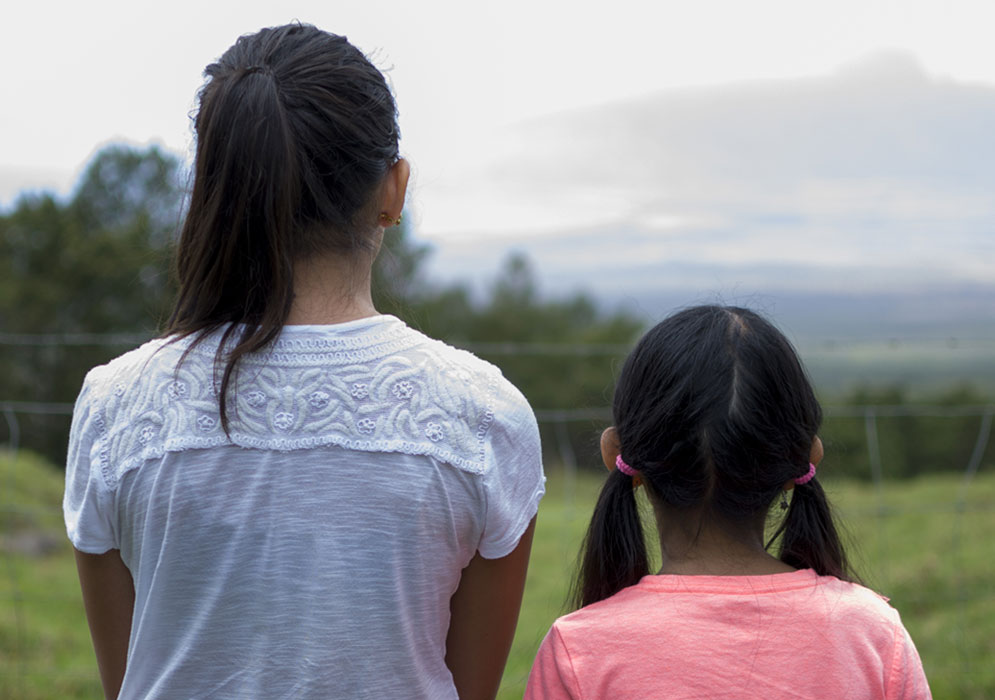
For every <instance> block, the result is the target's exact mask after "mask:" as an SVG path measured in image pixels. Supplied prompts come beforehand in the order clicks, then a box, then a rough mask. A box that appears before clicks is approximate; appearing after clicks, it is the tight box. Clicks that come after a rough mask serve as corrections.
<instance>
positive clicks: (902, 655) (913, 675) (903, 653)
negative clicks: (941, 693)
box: [886, 622, 933, 700]
mask: <svg viewBox="0 0 995 700" xmlns="http://www.w3.org/2000/svg"><path fill="white" fill-rule="evenodd" d="M886 697H887V698H889V700H931V698H932V697H933V695H932V693H931V692H930V690H929V683H928V682H927V681H926V673H925V672H924V671H923V668H922V660H921V659H920V658H919V652H918V651H916V647H915V644H914V643H913V641H912V637H910V636H909V633H908V631H907V630H906V629H905V627H904V625H902V623H901V622H899V623H898V628H897V630H896V634H895V647H894V649H893V655H892V666H891V677H890V678H889V679H888V687H887V689H886Z"/></svg>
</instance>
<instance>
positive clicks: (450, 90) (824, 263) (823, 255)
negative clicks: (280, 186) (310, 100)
mask: <svg viewBox="0 0 995 700" xmlns="http://www.w3.org/2000/svg"><path fill="white" fill-rule="evenodd" d="M294 19H299V20H301V21H306V22H310V23H313V24H316V25H318V26H319V27H322V28H323V29H327V30H329V31H333V32H336V33H340V34H345V35H346V36H348V37H349V38H350V40H352V41H353V43H355V44H356V45H357V46H359V47H360V48H361V49H362V50H364V51H365V52H366V53H367V54H368V55H370V56H371V57H372V59H373V60H374V62H375V64H376V65H378V66H379V67H380V68H381V69H383V70H384V71H385V72H386V74H387V75H388V77H389V80H390V81H391V83H392V85H393V88H394V91H395V94H396V97H397V102H398V106H399V109H400V124H401V131H402V144H401V147H402V152H403V154H404V155H405V156H406V157H407V158H408V159H409V160H410V161H411V163H412V165H413V168H414V178H413V181H412V186H411V189H410V192H409V199H408V215H409V218H410V220H411V221H412V222H413V227H414V232H415V234H416V236H417V237H419V238H421V239H423V240H426V241H429V242H431V243H433V245H434V246H435V248H436V251H437V253H436V255H435V256H434V258H433V265H434V269H435V271H436V272H437V273H438V274H442V275H446V274H449V275H454V276H459V275H473V274H481V273H485V274H490V273H491V272H493V271H494V270H495V269H496V268H497V265H498V264H499V262H500V260H501V259H502V258H503V257H504V256H505V255H506V254H507V252H508V251H509V250H515V249H518V250H524V251H525V252H528V253H529V254H530V255H532V256H533V257H535V259H536V261H537V266H538V267H539V268H540V269H541V270H542V273H543V275H544V278H545V279H547V280H549V281H550V283H551V284H556V285H560V287H562V288H566V287H569V286H583V285H585V284H593V285H594V286H595V287H597V286H598V285H599V284H600V285H601V287H602V288H603V289H604V290H608V291H610V290H611V288H612V281H613V280H614V281H615V282H616V283H622V282H624V283H628V284H636V283H639V284H649V283H655V284H657V285H663V286H666V285H668V284H669V285H685V286H686V285H691V286H697V288H700V289H720V290H721V289H729V288H737V289H739V288H742V287H743V286H744V285H745V287H746V288H747V289H753V288H754V287H757V288H759V287H760V286H763V285H767V286H770V285H771V284H772V283H773V284H775V286H776V284H783V285H787V286H792V285H793V286H795V287H797V286H799V285H802V286H809V287H816V288H827V289H829V288H835V289H841V288H843V289H854V288H867V289H877V288H879V287H893V288H902V287H903V285H904V286H909V285H915V284H920V283H922V282H924V281H930V282H932V283H937V284H948V285H950V284H966V285H986V284H989V285H995V249H993V248H992V243H991V241H992V239H993V236H992V234H991V233H988V231H989V230H990V229H991V224H992V222H993V221H995V200H993V193H995V187H993V185H995V175H993V171H992V167H993V165H992V164H993V163H995V157H993V156H995V152H993V151H995V148H993V139H992V138H991V137H990V136H989V134H988V131H989V128H988V127H989V126H990V125H991V124H993V123H995V121H993V120H995V97H993V96H995V42H992V41H991V38H990V28H991V27H992V26H993V24H995V22H993V20H995V4H992V3H989V2H986V1H985V0H973V1H964V0H946V1H945V2H942V3H940V2H936V1H935V0H934V1H930V2H921V1H915V0H902V1H881V0H836V1H834V2H807V1H802V0H783V1H781V0H752V1H751V2H741V1H739V0H699V1H696V2H686V1H685V2H680V3H678V2H669V1H668V2H655V3H649V2H645V0H637V1H632V0H615V1H614V2H611V3H606V2H598V3H587V2H581V1H579V0H574V1H572V2H561V1H559V0H550V1H544V0H531V1H528V2H523V1H519V0H507V1H505V2H502V3H469V2H447V1H442V0H419V2H408V1H401V0H396V1H392V2H377V1H376V0H360V1H357V2H329V1H328V0H324V1H321V2H316V1H309V2H292V1H291V2H284V3H274V2H271V1H270V2H256V1H254V0H247V1H243V2H239V3H233V2H210V3H207V2H198V3H193V2H189V1H187V0H179V1H176V2H170V3H156V4H154V5H153V4H150V3H138V2H111V1H101V0H96V1H95V2H91V3H76V2H47V3H45V2H38V3H23V2H22V3H6V4H5V6H4V9H2V10H0V75H2V80H0V95H2V97H0V99H2V101H3V108H2V109H0V206H9V205H10V203H11V202H12V201H13V199H14V197H15V196H16V193H17V192H19V191H23V190H25V189H31V188H36V189H37V188H49V189H54V190H56V191H58V192H62V193H66V192H68V191H69V190H70V188H71V185H72V183H73V182H74V180H75V178H76V177H77V176H78V174H79V172H80V171H81V169H82V168H83V166H84V165H85V163H86V161H87V159H88V158H89V157H90V156H91V155H92V154H93V153H94V152H95V151H96V150H97V149H98V148H99V147H100V146H101V145H104V144H107V143H109V142H114V141H124V142H129V143H133V144H137V145H144V144H149V143H155V144H160V145H162V146H165V147H166V148H168V149H170V150H173V151H175V152H177V153H178V154H180V155H181V156H184V157H187V156H188V155H189V153H190V152H191V149H192V143H191V130H190V113H191V111H192V110H193V109H194V107H195V103H194V97H195V93H196V91H197V89H198V87H199V86H200V84H201V80H202V76H201V72H202V70H203V67H204V66H205V65H206V64H207V63H209V62H210V61H212V60H213V59H214V58H216V57H217V56H218V55H220V53H222V52H223V51H224V50H225V49H226V48H227V47H228V46H229V45H230V44H231V43H232V42H233V41H234V39H235V38H236V37H237V36H238V35H240V34H243V33H247V32H251V31H253V30H255V29H258V28H260V27H262V26H267V25H273V24H280V23H284V22H287V21H290V20H294ZM606 263H608V264H609V265H611V266H612V268H613V269H610V270H605V269H604V268H605V265H606ZM924 270H925V271H926V272H925V273H924ZM772 280H773V282H772ZM616 286H618V285H617V284H616Z"/></svg>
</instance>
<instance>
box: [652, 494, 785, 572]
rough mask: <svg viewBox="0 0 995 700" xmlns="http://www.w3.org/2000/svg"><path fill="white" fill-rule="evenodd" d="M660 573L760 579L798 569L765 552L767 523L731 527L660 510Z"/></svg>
mask: <svg viewBox="0 0 995 700" xmlns="http://www.w3.org/2000/svg"><path fill="white" fill-rule="evenodd" d="M656 511H657V513H656V514H657V528H658V530H659V532H660V556H661V559H660V561H661V563H662V565H661V567H660V573H661V574H679V575H685V576H759V575H764V574H779V573H786V572H789V571H794V570H795V569H794V568H793V567H791V566H789V565H788V564H785V563H784V562H782V561H781V560H779V559H777V558H776V557H774V556H772V555H770V554H768V553H767V551H766V550H765V549H764V541H763V539H764V521H763V520H762V519H761V520H760V521H759V522H756V523H739V524H732V523H727V522H721V521H718V520H716V519H715V518H714V517H709V514H707V513H702V512H698V511H695V512H688V511H686V510H681V511H669V512H668V511H664V510H663V509H661V508H657V509H656Z"/></svg>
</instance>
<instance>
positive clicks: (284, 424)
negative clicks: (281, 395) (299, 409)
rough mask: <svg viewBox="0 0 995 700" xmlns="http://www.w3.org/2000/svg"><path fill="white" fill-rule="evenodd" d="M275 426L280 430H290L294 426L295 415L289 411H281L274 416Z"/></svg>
mask: <svg viewBox="0 0 995 700" xmlns="http://www.w3.org/2000/svg"><path fill="white" fill-rule="evenodd" d="M273 425H274V427H276V428H277V429H278V430H290V428H291V427H293V425H294V414H293V413H288V412H287V411H280V412H279V413H277V414H276V415H275V416H273Z"/></svg>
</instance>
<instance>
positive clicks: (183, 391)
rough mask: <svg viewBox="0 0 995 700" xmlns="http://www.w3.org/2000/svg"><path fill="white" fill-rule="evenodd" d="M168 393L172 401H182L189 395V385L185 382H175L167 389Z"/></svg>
mask: <svg viewBox="0 0 995 700" xmlns="http://www.w3.org/2000/svg"><path fill="white" fill-rule="evenodd" d="M166 393H167V394H169V398H171V399H182V398H185V397H186V395H187V385H186V383H185V382H181V381H179V380H174V381H172V382H170V383H169V385H168V386H167V387H166Z"/></svg>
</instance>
